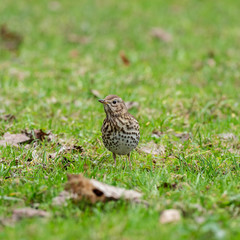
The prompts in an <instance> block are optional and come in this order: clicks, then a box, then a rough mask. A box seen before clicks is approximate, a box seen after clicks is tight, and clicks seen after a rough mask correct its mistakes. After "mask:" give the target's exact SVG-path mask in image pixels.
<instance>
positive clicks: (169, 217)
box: [159, 209, 181, 224]
mask: <svg viewBox="0 0 240 240" xmlns="http://www.w3.org/2000/svg"><path fill="white" fill-rule="evenodd" d="M180 220H181V213H180V211H179V210H177V209H167V210H164V211H163V212H162V213H161V215H160V218H159V221H160V223H162V224H165V223H172V222H178V221H180Z"/></svg>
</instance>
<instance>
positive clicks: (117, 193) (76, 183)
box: [65, 174, 142, 203]
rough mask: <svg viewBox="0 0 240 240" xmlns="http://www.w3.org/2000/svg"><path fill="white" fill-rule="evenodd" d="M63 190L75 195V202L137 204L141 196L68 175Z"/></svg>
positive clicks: (134, 192)
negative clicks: (111, 201) (123, 201)
mask: <svg viewBox="0 0 240 240" xmlns="http://www.w3.org/2000/svg"><path fill="white" fill-rule="evenodd" d="M65 190H67V191H69V192H71V193H73V194H76V195H77V197H76V198H75V199H74V200H75V201H81V200H83V199H84V200H87V201H89V202H91V203H95V202H98V201H102V202H106V201H109V200H115V201H116V200H119V199H121V198H123V199H124V200H129V201H133V202H139V201H140V198H141V197H142V194H141V193H139V192H136V191H134V190H126V189H124V188H118V187H114V186H111V185H107V184H105V183H102V182H99V181H97V180H94V179H87V178H85V177H83V176H82V175H74V174H69V175H68V182H67V184H66V187H65Z"/></svg>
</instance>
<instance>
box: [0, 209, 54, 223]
mask: <svg viewBox="0 0 240 240" xmlns="http://www.w3.org/2000/svg"><path fill="white" fill-rule="evenodd" d="M49 216H50V213H48V212H46V211H43V210H39V209H34V208H27V207H26V208H18V209H14V210H13V214H12V216H11V217H9V218H5V219H0V223H1V224H3V225H5V226H9V225H10V226H11V225H13V224H15V223H16V222H17V221H19V220H21V219H23V218H33V217H43V218H45V217H49Z"/></svg>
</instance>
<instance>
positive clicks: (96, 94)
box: [91, 89, 101, 98]
mask: <svg viewBox="0 0 240 240" xmlns="http://www.w3.org/2000/svg"><path fill="white" fill-rule="evenodd" d="M91 93H92V95H93V96H94V97H96V98H101V94H100V92H99V91H98V90H95V89H92V90H91Z"/></svg>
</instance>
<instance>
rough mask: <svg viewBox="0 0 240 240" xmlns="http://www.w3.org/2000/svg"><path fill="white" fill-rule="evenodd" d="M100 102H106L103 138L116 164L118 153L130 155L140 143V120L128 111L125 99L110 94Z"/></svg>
mask: <svg viewBox="0 0 240 240" xmlns="http://www.w3.org/2000/svg"><path fill="white" fill-rule="evenodd" d="M99 102H101V103H103V104H104V110H105V113H106V118H105V119H104V122H103V125H102V139H103V143H104V145H105V147H106V148H107V149H108V150H109V151H111V152H112V153H113V158H114V161H115V164H116V154H117V155H128V158H129V163H130V166H131V162H130V152H131V151H132V150H133V149H135V148H136V147H137V145H138V142H139V138H140V132H139V124H138V121H137V120H136V119H135V118H134V117H133V116H132V115H131V114H130V113H129V112H128V110H127V107H126V105H125V103H124V101H123V100H122V99H121V98H120V97H118V96H116V95H109V96H107V97H106V98H105V99H103V100H99Z"/></svg>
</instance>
